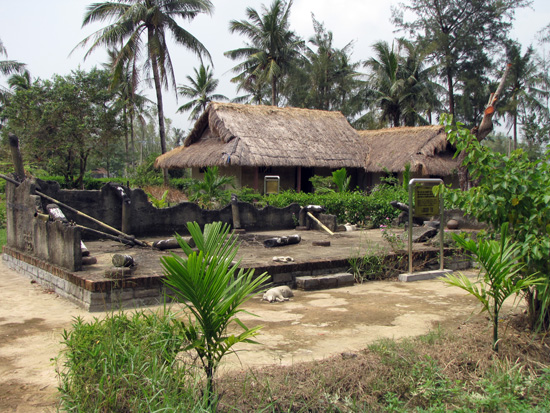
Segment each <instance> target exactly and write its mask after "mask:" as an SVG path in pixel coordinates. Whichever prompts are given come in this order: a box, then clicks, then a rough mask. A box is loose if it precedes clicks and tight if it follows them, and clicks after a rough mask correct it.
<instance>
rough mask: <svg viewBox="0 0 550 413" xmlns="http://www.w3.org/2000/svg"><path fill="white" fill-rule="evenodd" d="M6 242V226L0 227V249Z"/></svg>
mask: <svg viewBox="0 0 550 413" xmlns="http://www.w3.org/2000/svg"><path fill="white" fill-rule="evenodd" d="M7 242H8V234H7V232H6V228H0V249H1V248H2V247H3V246H4V245H6V244H7Z"/></svg>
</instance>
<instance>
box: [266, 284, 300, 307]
mask: <svg viewBox="0 0 550 413" xmlns="http://www.w3.org/2000/svg"><path fill="white" fill-rule="evenodd" d="M290 297H294V293H293V292H292V290H291V289H290V287H289V286H288V285H282V286H280V287H274V288H271V289H269V290H267V291H266V292H265V294H264V296H263V297H262V300H264V301H269V302H270V303H272V302H275V301H276V302H283V301H288V299H289V298H290Z"/></svg>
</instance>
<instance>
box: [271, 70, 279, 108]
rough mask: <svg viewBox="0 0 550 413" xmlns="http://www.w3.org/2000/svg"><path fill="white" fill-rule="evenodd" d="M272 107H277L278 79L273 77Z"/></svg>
mask: <svg viewBox="0 0 550 413" xmlns="http://www.w3.org/2000/svg"><path fill="white" fill-rule="evenodd" d="M271 105H273V106H278V105H277V78H276V77H275V76H273V77H272V78H271Z"/></svg>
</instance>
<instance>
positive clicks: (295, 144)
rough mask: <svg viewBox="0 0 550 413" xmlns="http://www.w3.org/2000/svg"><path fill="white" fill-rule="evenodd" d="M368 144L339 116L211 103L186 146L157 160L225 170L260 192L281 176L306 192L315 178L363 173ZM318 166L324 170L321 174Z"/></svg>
mask: <svg viewBox="0 0 550 413" xmlns="http://www.w3.org/2000/svg"><path fill="white" fill-rule="evenodd" d="M366 152H367V146H365V145H361V139H360V138H359V135H358V134H357V131H356V130H355V129H353V128H352V127H351V125H350V124H349V123H348V121H347V120H346V118H345V117H344V115H342V114H341V113H340V112H328V111H322V110H310V109H298V108H279V107H274V106H251V105H241V104H236V103H220V102H212V103H210V105H209V106H208V108H207V109H206V111H205V112H204V113H203V114H202V115H201V117H200V118H199V119H198V120H197V122H196V123H195V127H194V128H193V130H192V131H191V133H190V134H189V136H187V138H186V139H185V141H184V144H183V146H180V147H178V148H175V149H173V150H171V151H169V152H167V153H165V154H164V155H161V156H160V157H158V158H157V160H156V162H155V167H160V168H166V169H178V168H193V176H194V177H197V178H198V177H200V175H199V168H204V167H207V166H220V167H223V168H222V169H220V171H221V172H222V173H224V174H226V175H233V176H236V178H237V183H238V185H243V186H244V185H246V186H250V187H254V188H256V189H259V188H258V187H259V182H261V181H262V180H263V179H264V177H265V176H266V175H277V176H280V179H281V187H282V188H284V189H289V188H293V189H297V190H300V189H305V190H307V189H308V187H309V186H310V183H309V181H308V180H309V178H310V177H311V176H313V175H314V174H326V172H327V171H330V170H331V169H338V168H342V167H345V168H347V169H348V170H351V169H353V168H357V169H361V170H363V165H364V162H365V158H366V156H367V153H366ZM320 168H324V170H323V171H321V170H320Z"/></svg>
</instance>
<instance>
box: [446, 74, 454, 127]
mask: <svg viewBox="0 0 550 413" xmlns="http://www.w3.org/2000/svg"><path fill="white" fill-rule="evenodd" d="M447 87H448V88H449V113H450V114H451V116H454V114H455V92H454V86H453V74H452V73H451V68H449V67H448V68H447Z"/></svg>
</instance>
